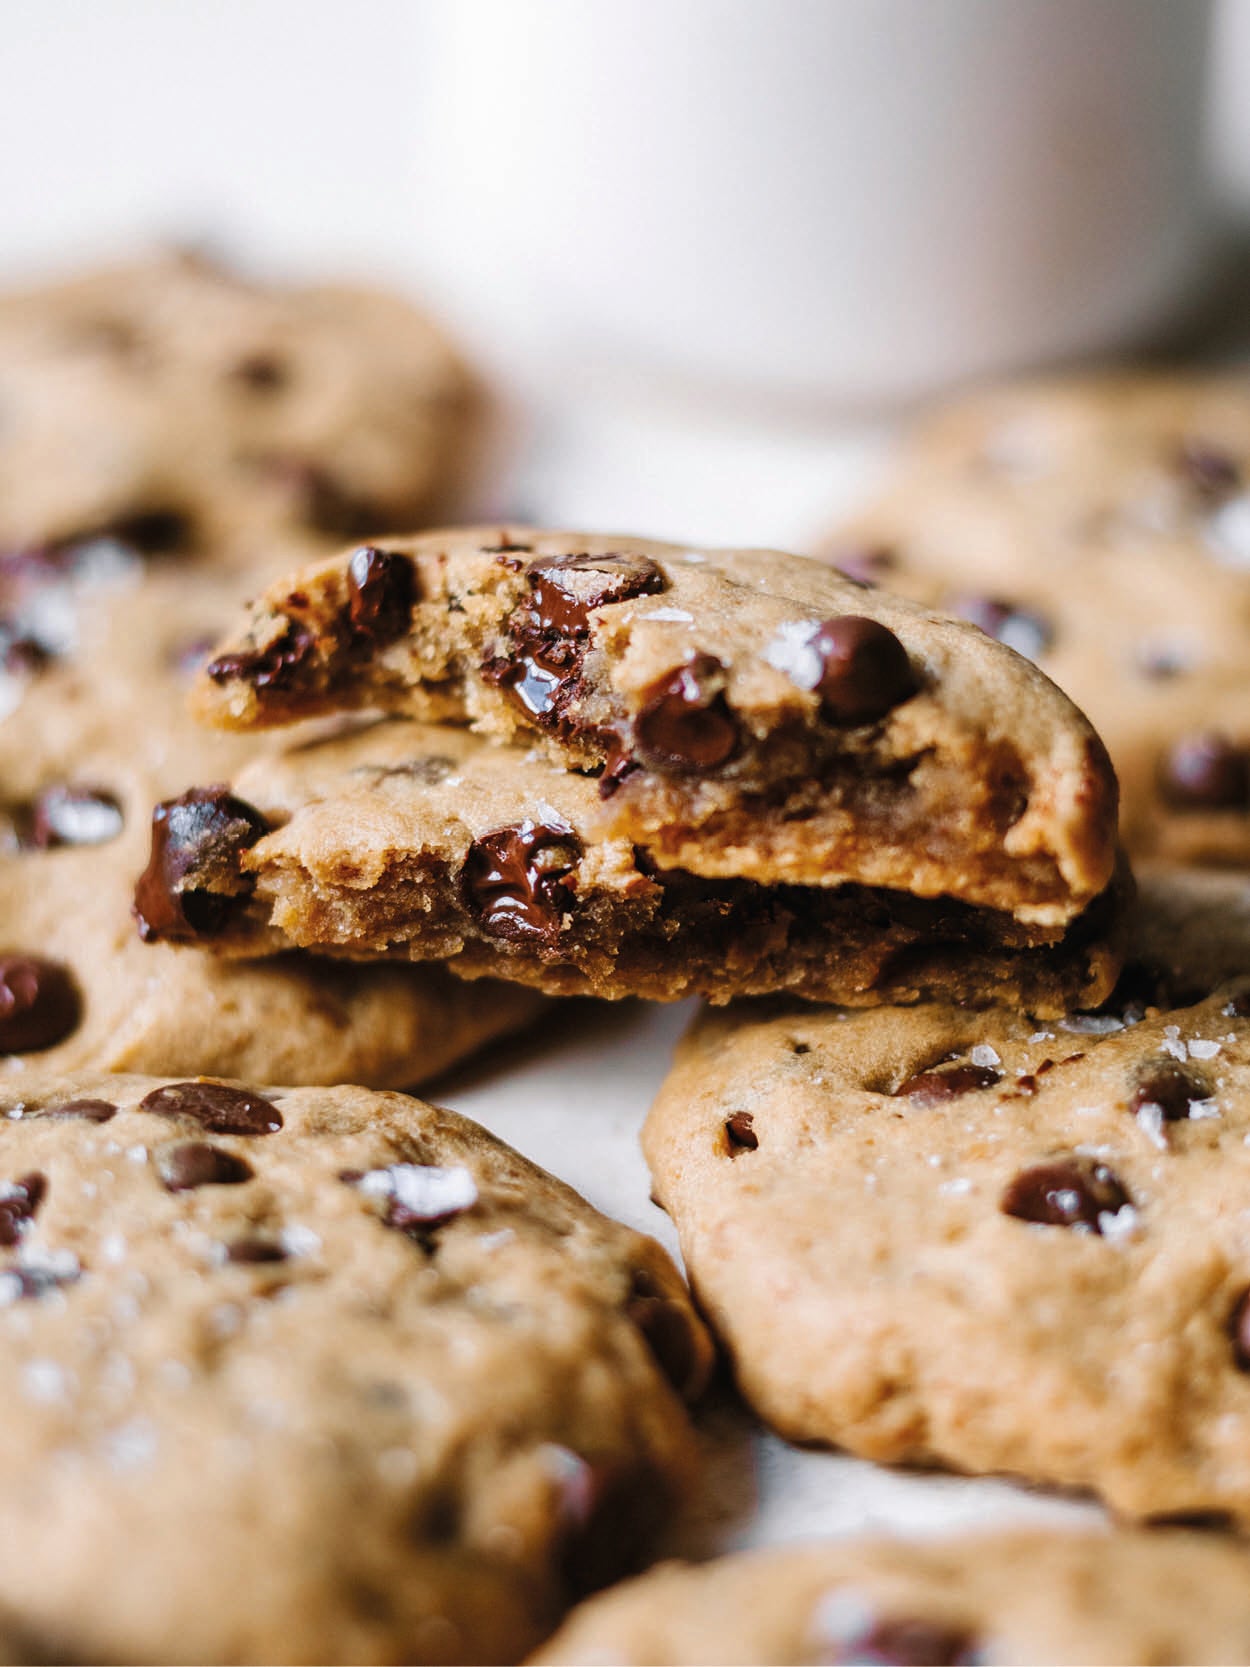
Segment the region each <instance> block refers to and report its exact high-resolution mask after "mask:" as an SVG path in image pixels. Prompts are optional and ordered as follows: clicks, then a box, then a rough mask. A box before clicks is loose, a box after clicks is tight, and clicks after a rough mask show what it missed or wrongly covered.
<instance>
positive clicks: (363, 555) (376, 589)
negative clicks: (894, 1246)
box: [347, 544, 417, 643]
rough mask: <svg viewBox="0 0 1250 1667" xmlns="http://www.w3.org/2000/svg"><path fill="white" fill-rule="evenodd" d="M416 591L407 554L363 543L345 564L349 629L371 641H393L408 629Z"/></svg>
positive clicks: (413, 573)
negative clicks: (346, 564)
mask: <svg viewBox="0 0 1250 1667" xmlns="http://www.w3.org/2000/svg"><path fill="white" fill-rule="evenodd" d="M416 593H417V574H416V569H415V568H414V567H413V565H412V560H411V558H410V557H409V556H405V555H401V554H400V553H399V551H397V550H379V549H377V548H375V547H374V546H373V545H371V544H365V545H362V546H361V548H360V549H359V550H357V551H355V552H354V554H353V555H352V559H351V561H350V562H349V563H348V566H347V615H348V619H349V621H350V624H351V629H352V632H353V633H354V635H355V636H357V637H362V638H364V639H366V640H367V641H368V642H370V643H388V642H393V641H394V640H395V638H396V637H399V636H402V635H403V633H404V632H405V631H406V630H407V629H408V624H409V621H410V620H411V618H412V604H413V602H414V600H415V598H416Z"/></svg>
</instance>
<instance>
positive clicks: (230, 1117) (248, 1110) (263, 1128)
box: [139, 1082, 282, 1135]
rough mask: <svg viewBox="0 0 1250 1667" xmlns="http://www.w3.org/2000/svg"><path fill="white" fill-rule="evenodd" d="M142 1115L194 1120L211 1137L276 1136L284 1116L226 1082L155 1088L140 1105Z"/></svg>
mask: <svg viewBox="0 0 1250 1667" xmlns="http://www.w3.org/2000/svg"><path fill="white" fill-rule="evenodd" d="M139 1110H140V1111H149V1112H152V1113H153V1114H154V1115H155V1116H157V1117H190V1118H193V1119H194V1120H195V1121H196V1122H197V1123H200V1124H202V1125H203V1126H204V1128H206V1129H207V1130H208V1131H209V1132H210V1134H237V1135H262V1134H276V1133H277V1131H278V1130H279V1129H280V1128H281V1127H282V1113H281V1112H280V1111H279V1110H278V1108H277V1106H275V1105H271V1104H270V1103H269V1101H268V1100H264V1099H262V1098H261V1097H260V1095H259V1094H253V1093H252V1092H251V1090H250V1089H247V1088H231V1087H230V1086H229V1084H227V1083H224V1082H171V1083H167V1084H166V1085H165V1087H164V1088H154V1089H153V1090H152V1092H151V1093H150V1094H148V1095H146V1096H145V1098H144V1099H142V1100H140V1102H139Z"/></svg>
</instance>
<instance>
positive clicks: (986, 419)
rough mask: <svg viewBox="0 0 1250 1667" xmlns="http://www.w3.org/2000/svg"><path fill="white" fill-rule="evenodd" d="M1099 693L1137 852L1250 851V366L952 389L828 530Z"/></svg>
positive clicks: (924, 598) (910, 584)
mask: <svg viewBox="0 0 1250 1667" xmlns="http://www.w3.org/2000/svg"><path fill="white" fill-rule="evenodd" d="M823 553H824V554H825V555H826V556H827V558H828V559H829V560H830V561H832V562H834V563H837V564H838V565H840V566H842V567H843V568H844V569H845V570H846V571H848V572H850V573H853V574H854V575H855V576H856V577H858V578H860V579H861V580H865V581H868V582H871V583H874V584H878V585H881V586H882V587H884V588H886V589H889V590H892V591H895V592H896V593H898V594H901V595H905V596H910V597H912V598H914V599H915V600H918V601H920V602H923V603H924V604H926V605H927V606H930V607H935V608H940V609H942V610H943V611H948V612H950V613H952V614H955V615H958V616H959V617H961V618H964V619H967V620H970V621H971V622H972V623H973V624H976V625H978V626H980V627H981V628H982V629H983V630H985V631H986V632H988V633H989V634H990V635H991V636H994V637H996V638H998V639H999V640H1000V641H1001V642H1003V643H1006V644H1008V645H1010V646H1011V647H1012V648H1015V649H1017V650H1018V651H1019V652H1020V653H1022V654H1025V655H1027V656H1028V657H1029V658H1030V659H1032V660H1033V661H1035V662H1036V664H1038V665H1039V666H1040V667H1041V668H1042V670H1043V671H1045V672H1046V673H1047V675H1048V676H1050V677H1052V678H1053V679H1054V680H1055V682H1056V683H1058V684H1059V686H1060V687H1061V688H1062V689H1064V690H1065V691H1066V692H1067V693H1068V694H1070V695H1071V696H1072V698H1073V699H1074V700H1075V701H1076V702H1077V704H1078V705H1080V706H1081V707H1082V708H1083V709H1084V710H1085V712H1086V713H1087V714H1088V715H1089V717H1090V718H1091V719H1092V720H1093V722H1094V723H1095V725H1096V726H1097V728H1098V730H1099V733H1100V734H1101V735H1102V737H1103V739H1104V740H1105V741H1106V743H1107V746H1108V749H1109V751H1110V753H1111V757H1112V760H1113V762H1114V764H1115V767H1116V770H1117V772H1118V774H1119V777H1120V784H1121V790H1122V814H1121V827H1122V832H1123V836H1124V840H1125V843H1126V845H1127V846H1128V848H1129V851H1130V853H1131V854H1132V855H1133V857H1134V858H1137V857H1152V858H1156V859H1163V860H1169V861H1181V862H1193V861H1201V862H1210V863H1221V862H1222V863H1229V862H1232V863H1236V864H1238V865H1245V864H1246V863H1250V695H1248V694H1247V683H1246V678H1245V664H1246V654H1247V645H1248V644H1250V382H1248V381H1247V379H1246V378H1245V377H1244V376H1235V375H1229V374H1227V373H1225V374H1221V375H1210V374H1195V373H1191V374H1188V375H1159V374H1157V373H1138V374H1128V373H1122V374H1119V375H1115V376H1095V377H1085V376H1082V377H1070V378H1067V379H1057V380H1051V381H1046V382H1024V383H1019V384H1008V385H1006V386H1004V387H1000V388H995V389H990V390H988V391H985V392H981V393H978V394H974V395H970V396H968V397H965V398H962V399H958V400H955V401H952V402H950V403H949V404H947V405H944V406H941V407H939V408H938V409H937V410H935V411H934V412H933V413H932V414H931V416H930V417H928V418H927V419H926V420H925V421H924V422H923V423H921V425H920V426H919V428H918V430H917V431H916V433H915V434H914V436H913V437H912V438H911V439H910V441H909V442H908V443H907V444H906V445H905V446H904V448H903V450H902V453H901V455H900V457H899V460H898V463H897V466H896V468H895V470H894V471H893V473H892V474H891V475H890V476H889V477H887V479H886V482H885V484H884V486H883V487H882V489H881V491H880V492H879V493H878V494H877V495H876V497H875V499H874V500H873V501H872V502H871V503H870V504H869V506H868V507H867V508H866V509H865V510H863V511H861V512H860V513H858V514H857V515H855V516H854V517H853V518H852V519H851V520H850V521H848V522H847V523H846V524H844V525H843V526H842V527H841V528H839V529H838V530H837V531H835V532H834V533H833V534H831V535H830V536H829V537H828V539H827V540H826V541H825V542H824V545H823Z"/></svg>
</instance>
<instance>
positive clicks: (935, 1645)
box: [821, 1615, 981, 1667]
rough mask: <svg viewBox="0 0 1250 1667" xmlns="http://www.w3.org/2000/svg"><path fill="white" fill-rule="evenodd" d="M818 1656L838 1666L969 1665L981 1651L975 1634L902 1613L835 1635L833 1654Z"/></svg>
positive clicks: (949, 1666) (925, 1666)
mask: <svg viewBox="0 0 1250 1667" xmlns="http://www.w3.org/2000/svg"><path fill="white" fill-rule="evenodd" d="M821 1659H822V1660H827V1661H830V1662H836V1663H839V1664H840V1667H841V1664H845V1667H851V1664H852V1663H854V1664H855V1667H973V1664H974V1663H977V1662H979V1661H980V1660H981V1655H980V1649H979V1646H978V1643H977V1640H976V1638H975V1636H974V1635H973V1634H972V1633H971V1632H969V1631H967V1630H966V1629H965V1628H963V1627H957V1626H951V1625H948V1624H947V1623H945V1622H942V1621H926V1620H921V1619H918V1618H917V1617H915V1616H910V1615H903V1616H895V1617H888V1618H885V1619H882V1620H879V1621H874V1622H872V1623H871V1625H869V1626H868V1627H866V1628H865V1629H864V1630H863V1631H861V1632H857V1633H856V1634H855V1635H854V1637H851V1638H839V1639H837V1640H836V1641H835V1642H834V1651H833V1654H831V1655H828V1656H822V1658H821Z"/></svg>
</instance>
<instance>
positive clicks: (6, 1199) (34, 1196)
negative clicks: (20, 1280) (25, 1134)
mask: <svg viewBox="0 0 1250 1667" xmlns="http://www.w3.org/2000/svg"><path fill="white" fill-rule="evenodd" d="M47 1190H48V1178H47V1176H46V1175H42V1174H41V1173H40V1172H39V1170H37V1169H34V1170H32V1171H31V1172H30V1174H29V1175H23V1176H22V1178H21V1180H20V1181H14V1182H13V1183H12V1185H11V1186H8V1187H6V1188H5V1189H4V1195H3V1196H0V1245H6V1246H7V1245H15V1244H16V1243H17V1242H18V1240H19V1239H20V1238H21V1237H22V1234H23V1233H24V1232H25V1231H26V1228H27V1226H28V1225H29V1223H30V1222H32V1221H33V1220H34V1218H35V1212H36V1211H37V1210H38V1208H39V1206H40V1205H41V1204H42V1203H43V1200H44V1195H45V1194H46V1192H47Z"/></svg>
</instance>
